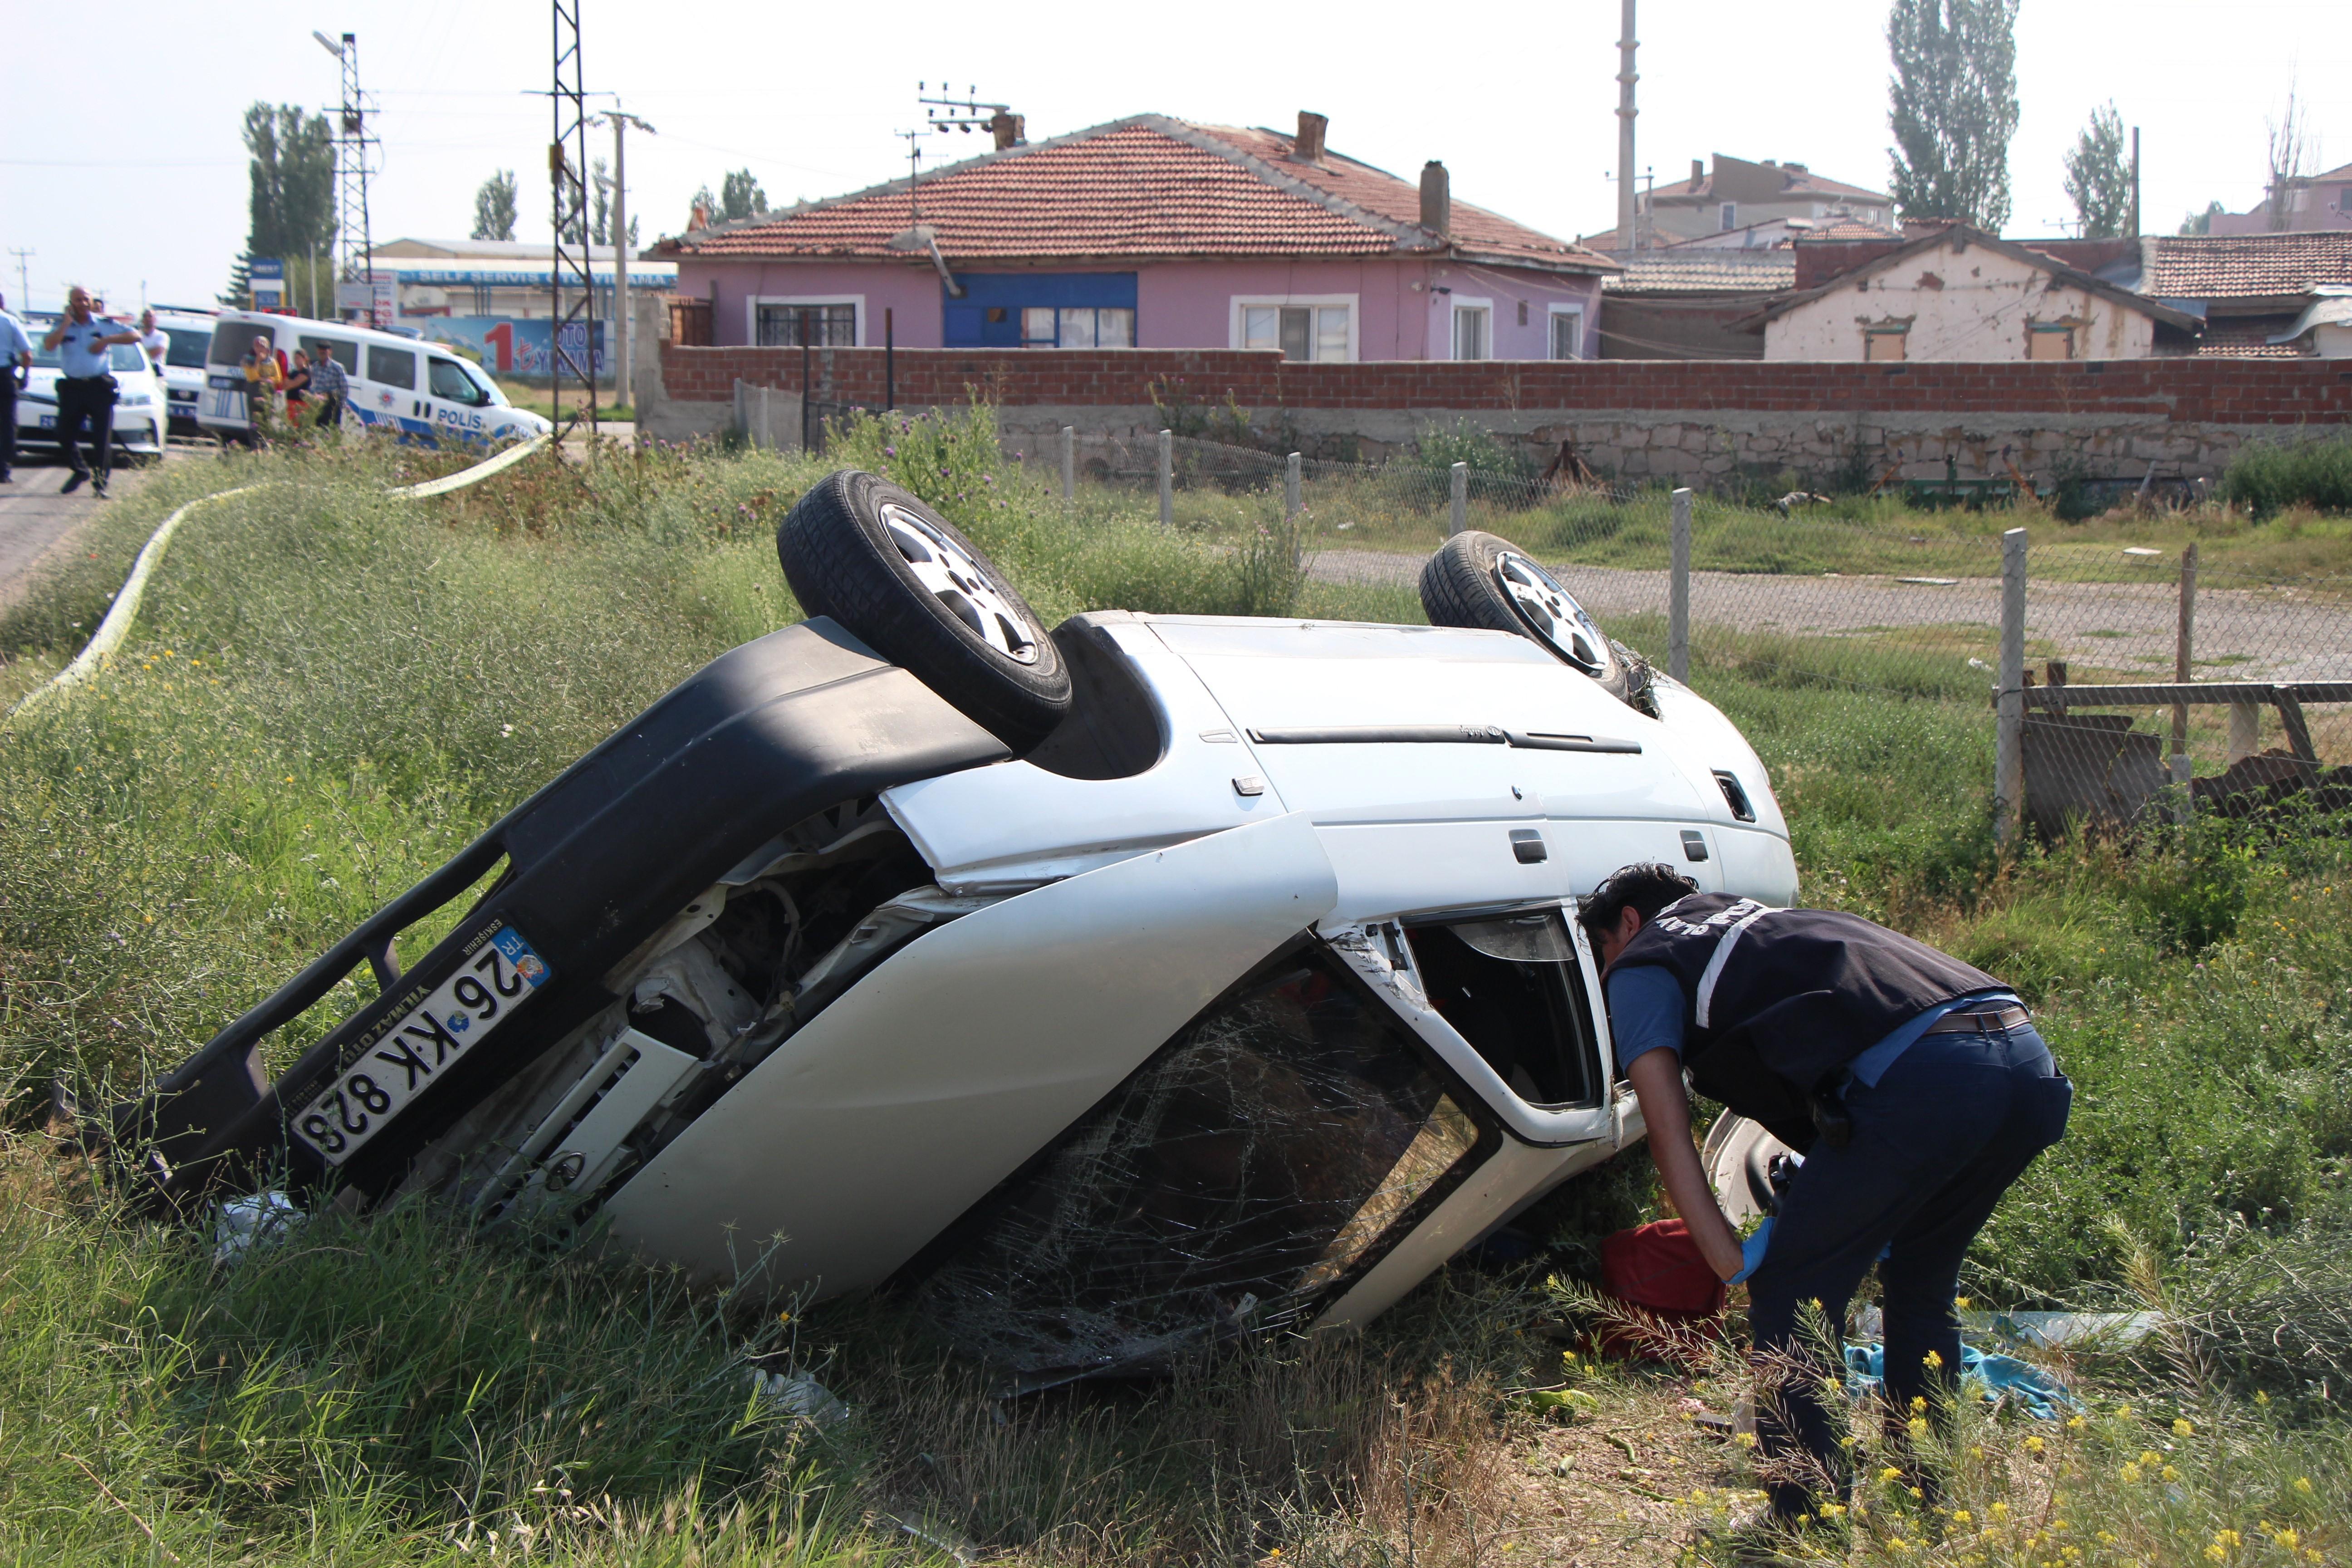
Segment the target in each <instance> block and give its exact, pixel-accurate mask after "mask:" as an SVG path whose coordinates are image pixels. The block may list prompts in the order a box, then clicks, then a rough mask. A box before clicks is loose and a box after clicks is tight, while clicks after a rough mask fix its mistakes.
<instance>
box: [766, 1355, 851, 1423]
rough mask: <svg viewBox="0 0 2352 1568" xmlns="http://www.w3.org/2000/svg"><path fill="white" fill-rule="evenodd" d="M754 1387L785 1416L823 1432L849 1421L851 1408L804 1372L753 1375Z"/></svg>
mask: <svg viewBox="0 0 2352 1568" xmlns="http://www.w3.org/2000/svg"><path fill="white" fill-rule="evenodd" d="M751 1386H752V1388H753V1389H754V1390H756V1391H757V1392H758V1393H759V1394H760V1397H761V1398H762V1399H764V1400H767V1401H768V1402H769V1403H770V1404H772V1405H775V1406H776V1407H777V1408H778V1409H780V1410H782V1412H783V1413H784V1414H785V1415H790V1416H792V1417H793V1418H794V1419H796V1420H801V1421H805V1422H807V1423H808V1424H809V1425H810V1426H815V1427H818V1428H820V1429H822V1428H824V1427H828V1426H838V1425H840V1424H841V1423H842V1422H844V1421H846V1420H848V1419H849V1406H848V1405H844V1404H843V1403H842V1402H841V1401H840V1400H839V1399H837V1398H835V1396H834V1393H833V1390H831V1389H829V1388H827V1387H825V1385H824V1384H821V1383H819V1382H818V1381H817V1380H816V1379H815V1378H814V1377H812V1376H810V1375H809V1374H808V1373H804V1372H792V1373H784V1372H760V1371H758V1370H756V1369H755V1370H754V1371H753V1372H752V1373H751Z"/></svg>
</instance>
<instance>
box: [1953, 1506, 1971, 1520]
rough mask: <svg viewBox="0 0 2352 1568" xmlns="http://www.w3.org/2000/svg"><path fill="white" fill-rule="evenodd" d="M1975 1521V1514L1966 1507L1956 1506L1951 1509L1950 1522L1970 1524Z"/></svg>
mask: <svg viewBox="0 0 2352 1568" xmlns="http://www.w3.org/2000/svg"><path fill="white" fill-rule="evenodd" d="M1975 1521H1976V1515H1974V1514H1972V1513H1970V1512H1969V1510H1967V1509H1964V1508H1956V1509H1954V1510H1952V1522H1953V1523H1954V1524H1972V1523H1974V1522H1975Z"/></svg>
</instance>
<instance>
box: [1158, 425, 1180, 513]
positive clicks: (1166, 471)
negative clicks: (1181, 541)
mask: <svg viewBox="0 0 2352 1568" xmlns="http://www.w3.org/2000/svg"><path fill="white" fill-rule="evenodd" d="M1175 526H1176V432H1175V431H1173V430H1162V431H1161V432H1160V527H1162V528H1173V527H1175Z"/></svg>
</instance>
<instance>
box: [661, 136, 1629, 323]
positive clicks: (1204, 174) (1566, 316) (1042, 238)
mask: <svg viewBox="0 0 2352 1568" xmlns="http://www.w3.org/2000/svg"><path fill="white" fill-rule="evenodd" d="M1326 123H1327V122H1326V121H1325V120H1324V117H1323V116H1321V115H1319V114H1313V113H1301V114H1300V115H1299V117H1298V130H1297V132H1296V133H1295V134H1286V133H1284V132H1276V131H1267V130H1243V129H1239V128H1236V127H1232V126H1218V125H1196V124H1192V123H1190V122H1188V121H1181V120H1172V119H1170V118H1168V117H1166V116H1164V115H1158V114H1139V115H1135V116H1133V117H1131V118H1129V119H1126V120H1119V121H1112V122H1110V123H1109V124H1107V125H1097V126H1095V127H1093V128H1092V129H1090V130H1086V131H1079V132H1074V133H1072V134H1070V135H1067V136H1058V137H1055V138H1053V139H1051V140H1049V141H1045V142H1035V143H1034V144H1030V145H1020V146H1012V147H1005V148H1001V149H999V150H998V151H995V152H992V153H982V155H981V156H979V157H976V158H972V159H970V160H968V161H966V162H964V163H956V164H952V165H950V166H949V167H946V168H943V169H940V170H937V171H935V172H931V173H928V174H924V175H923V176H922V177H921V179H920V180H919V182H918V183H917V185H916V188H915V189H913V190H912V191H910V190H909V189H908V182H907V181H905V180H895V181H892V182H890V183H889V184H882V185H876V186H873V187H871V188H869V189H866V190H863V191H856V192H852V193H850V194H849V195H842V196H835V197H833V198H830V199H828V200H825V201H819V202H812V203H808V204H806V205H801V206H797V207H793V208H791V209H789V210H785V211H779V212H769V213H761V214H759V215H756V216H752V217H750V218H746V219H743V220H741V221H740V222H736V223H729V224H720V225H717V226H711V227H708V228H701V229H696V230H693V231H691V232H689V233H688V234H685V235H683V236H680V237H676V238H667V239H664V240H662V241H660V242H659V243H658V244H656V246H655V247H653V248H652V250H651V251H650V252H649V253H648V254H650V255H652V256H655V257H657V258H660V259H662V260H664V261H669V262H675V263H676V264H677V272H678V284H677V287H678V290H679V292H680V293H681V294H683V295H685V296H688V297H689V298H691V299H692V300H698V301H707V310H708V315H707V318H706V320H707V325H700V326H698V327H697V329H696V330H697V331H703V332H707V333H708V337H709V341H710V342H714V343H717V344H721V345H726V344H768V345H777V344H782V345H791V344H795V343H798V342H802V341H803V334H805V335H806V337H807V339H808V341H809V342H813V343H817V344H838V345H857V344H879V343H880V342H882V341H883V337H884V331H885V323H886V321H887V325H888V331H889V333H890V335H891V338H892V341H894V342H897V343H898V344H899V345H901V346H903V347H910V348H942V347H943V348H961V347H971V348H988V347H1003V348H1022V347H1033V348H1050V347H1059V348H1138V347H1140V348H1262V349H1275V350H1278V351H1280V352H1281V353H1283V354H1284V355H1286V357H1288V358H1291V359H1295V360H1320V361H1356V360H1418V359H1473V360H1484V359H1577V358H1583V357H1587V356H1589V355H1591V353H1593V347H1594V342H1595V337H1596V333H1597V330H1598V328H1597V318H1598V315H1599V310H1598V309H1597V307H1598V305H1599V303H1600V294H1601V287H1600V286H1601V279H1602V278H1603V277H1604V276H1606V275H1608V274H1610V273H1612V272H1614V271H1615V270H1616V269H1617V268H1616V264H1615V263H1614V262H1612V261H1610V260H1609V259H1607V258H1604V257H1601V256H1597V255H1595V254H1593V253H1592V252H1591V251H1589V250H1585V249H1581V248H1580V247H1576V246H1574V245H1570V244H1569V243H1568V242H1567V241H1565V240H1561V239H1557V238H1554V237H1551V236H1549V235H1547V234H1542V233H1539V232H1538V231H1537V230H1535V229H1531V228H1528V226H1525V225H1523V224H1518V223H1514V222H1512V221H1511V220H1510V219H1509V218H1507V217H1504V216H1500V215H1499V214H1496V213H1493V212H1490V211H1488V210H1486V208H1483V207H1475V206H1472V205H1470V204H1468V203H1467V202H1462V201H1457V200H1455V199H1454V196H1453V194H1452V185H1451V180H1450V177H1449V175H1448V174H1447V172H1446V169H1445V166H1444V164H1443V163H1434V162H1433V163H1428V164H1426V165H1425V166H1424V167H1423V169H1422V170H1421V173H1420V176H1419V179H1418V180H1417V181H1412V180H1404V179H1400V178H1398V177H1397V176H1396V175H1394V174H1388V173H1385V172H1384V171H1382V170H1380V169H1376V168H1373V167H1371V166H1370V164H1367V163H1359V162H1357V161H1356V160H1354V159H1352V158H1349V157H1346V156H1344V155H1343V154H1340V153H1335V152H1332V151H1331V150H1330V149H1329V148H1328V146H1327V145H1326V143H1325V140H1324V132H1325V128H1326ZM696 314H697V315H698V316H699V315H700V314H701V312H700V310H697V311H696Z"/></svg>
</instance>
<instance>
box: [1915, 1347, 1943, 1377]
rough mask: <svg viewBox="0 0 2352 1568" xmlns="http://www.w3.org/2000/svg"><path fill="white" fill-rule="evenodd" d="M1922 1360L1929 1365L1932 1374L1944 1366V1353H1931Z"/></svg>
mask: <svg viewBox="0 0 2352 1568" xmlns="http://www.w3.org/2000/svg"><path fill="white" fill-rule="evenodd" d="M1920 1359H1921V1360H1922V1361H1925V1362H1926V1363H1927V1369H1928V1370H1929V1371H1930V1372H1932V1371H1934V1370H1935V1369H1936V1368H1937V1367H1940V1366H1942V1365H1943V1364H1944V1353H1943V1352H1941V1351H1929V1352H1927V1354H1926V1355H1925V1356H1922V1357H1921V1358H1920Z"/></svg>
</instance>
